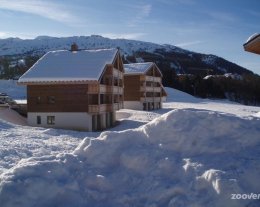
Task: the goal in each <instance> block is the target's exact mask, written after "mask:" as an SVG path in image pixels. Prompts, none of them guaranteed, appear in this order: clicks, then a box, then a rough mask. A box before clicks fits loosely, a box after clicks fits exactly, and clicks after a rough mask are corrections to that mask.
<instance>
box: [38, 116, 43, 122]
mask: <svg viewBox="0 0 260 207" xmlns="http://www.w3.org/2000/svg"><path fill="white" fill-rule="evenodd" d="M41 123H42V120H41V116H37V124H41Z"/></svg>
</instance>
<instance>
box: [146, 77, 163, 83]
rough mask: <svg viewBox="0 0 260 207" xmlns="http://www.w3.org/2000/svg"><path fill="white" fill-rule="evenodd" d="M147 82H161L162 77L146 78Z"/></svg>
mask: <svg viewBox="0 0 260 207" xmlns="http://www.w3.org/2000/svg"><path fill="white" fill-rule="evenodd" d="M145 81H152V82H161V77H155V76H145Z"/></svg>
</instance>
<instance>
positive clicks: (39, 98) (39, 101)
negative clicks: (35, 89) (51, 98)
mask: <svg viewBox="0 0 260 207" xmlns="http://www.w3.org/2000/svg"><path fill="white" fill-rule="evenodd" d="M36 103H37V104H40V103H41V97H40V96H38V97H37V98H36Z"/></svg>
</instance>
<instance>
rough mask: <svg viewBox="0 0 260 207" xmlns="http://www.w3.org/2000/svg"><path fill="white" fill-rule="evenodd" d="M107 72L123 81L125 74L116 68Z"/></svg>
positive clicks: (110, 68)
mask: <svg viewBox="0 0 260 207" xmlns="http://www.w3.org/2000/svg"><path fill="white" fill-rule="evenodd" d="M107 70H108V71H107V74H109V75H112V76H114V77H118V78H119V79H123V76H124V75H123V73H122V72H121V71H119V70H117V69H116V68H112V67H109V68H108V69H107Z"/></svg>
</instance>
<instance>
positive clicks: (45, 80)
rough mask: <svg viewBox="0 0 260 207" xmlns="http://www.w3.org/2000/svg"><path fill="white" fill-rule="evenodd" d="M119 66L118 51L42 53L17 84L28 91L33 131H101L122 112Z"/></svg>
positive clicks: (120, 62)
mask: <svg viewBox="0 0 260 207" xmlns="http://www.w3.org/2000/svg"><path fill="white" fill-rule="evenodd" d="M123 73H124V68H123V63H122V59H121V57H120V54H119V51H118V50H117V49H100V50H78V49H77V46H76V45H72V48H71V50H70V51H68V50H58V51H51V52H48V53H47V54H45V55H44V56H43V57H42V58H41V59H39V61H38V62H36V63H35V64H34V65H33V66H32V67H31V68H30V70H28V71H27V72H26V73H25V74H24V75H23V76H21V77H20V79H19V80H18V84H23V85H26V86H27V104H28V106H27V107H28V113H27V120H28V124H29V125H31V126H41V127H53V128H63V129H76V130H86V131H96V130H102V129H105V128H107V127H110V126H112V125H113V124H114V122H115V111H116V110H119V109H121V108H122V107H123V93H124V91H123V85H124V82H123Z"/></svg>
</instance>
